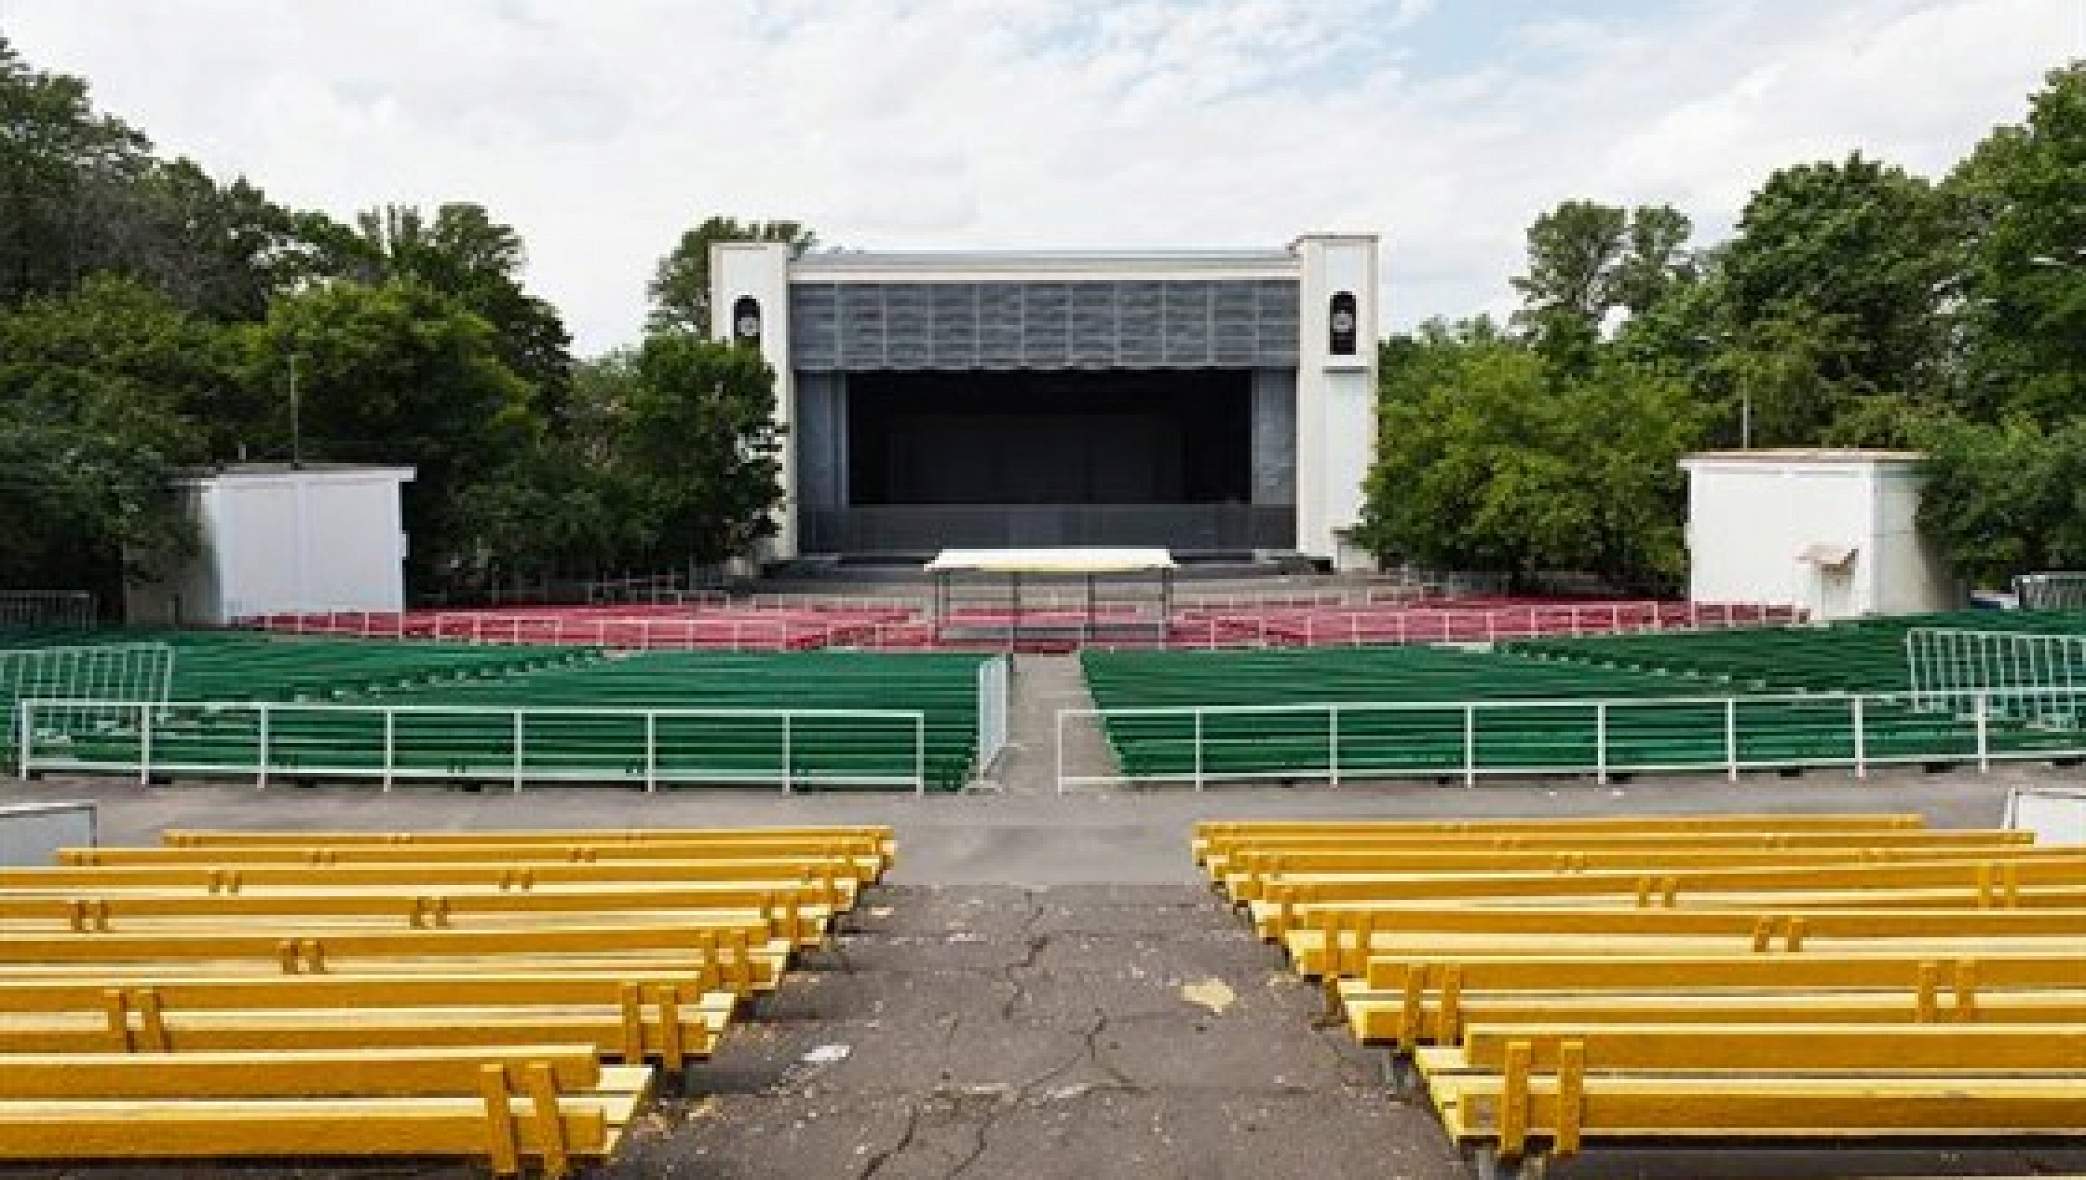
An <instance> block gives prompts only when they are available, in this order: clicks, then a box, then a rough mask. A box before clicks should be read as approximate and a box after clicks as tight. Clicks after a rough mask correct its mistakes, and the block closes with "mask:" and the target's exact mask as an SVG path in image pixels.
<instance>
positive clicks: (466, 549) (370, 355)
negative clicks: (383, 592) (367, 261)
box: [244, 279, 541, 586]
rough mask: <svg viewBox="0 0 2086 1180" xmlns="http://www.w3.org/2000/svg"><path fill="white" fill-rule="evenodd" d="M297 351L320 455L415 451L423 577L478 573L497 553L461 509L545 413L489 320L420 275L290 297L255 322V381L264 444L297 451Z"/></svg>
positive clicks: (407, 455) (360, 457)
mask: <svg viewBox="0 0 2086 1180" xmlns="http://www.w3.org/2000/svg"><path fill="white" fill-rule="evenodd" d="M293 356H294V357H296V358H298V361H297V364H298V374H299V382H298V388H299V390H300V392H301V394H302V415H301V417H302V427H303V429H302V453H303V455H304V457H305V458H306V459H309V460H335V461H347V462H360V463H405V464H411V465H412V466H414V467H415V468H417V469H418V475H417V477H416V478H415V479H414V481H413V482H412V483H410V484H408V485H406V492H405V511H406V523H407V530H408V532H409V533H410V535H411V536H412V549H411V557H410V559H409V562H408V568H409V570H410V571H411V573H412V575H413V576H414V578H415V580H416V584H419V585H423V586H424V585H429V584H431V583H433V582H442V581H450V580H455V579H464V580H468V579H470V578H473V577H475V576H476V573H475V571H476V569H477V567H478V566H480V565H482V564H483V563H484V562H485V561H486V560H487V558H488V555H487V553H486V552H485V551H484V548H483V545H482V543H481V541H480V539H479V538H477V537H474V536H473V535H472V532H471V529H470V527H469V524H470V522H469V520H468V518H467V517H466V516H465V514H464V513H463V511H462V508H461V505H462V504H463V503H464V499H463V497H464V494H465V492H466V490H467V489H469V488H470V487H472V486H473V485H475V484H478V483H482V482H485V481H487V480H491V479H494V478H497V477H498V475H499V473H500V472H502V471H504V470H506V469H507V467H508V465H509V464H510V463H511V462H512V461H513V460H514V459H515V457H516V456H518V455H519V454H521V453H522V452H523V450H524V449H525V448H526V447H527V445H528V444H529V442H530V440H531V438H532V437H533V436H534V435H535V434H536V433H537V432H538V431H539V430H540V429H541V425H540V423H539V421H538V420H537V418H536V417H535V415H534V413H533V411H532V410H531V407H530V390H529V385H528V383H527V382H526V381H524V380H522V379H521V378H520V377H519V376H517V375H516V374H515V373H514V371H513V370H511V369H509V368H508V367H507V365H506V364H505V363H504V362H503V361H502V360H501V359H500V355H499V350H498V346H497V341H496V338H495V334H494V332H493V330H492V327H491V325H489V324H488V323H486V322H485V320H484V319H482V318H480V317H479V316H477V315H475V314H473V313H472V312H470V311H468V310H466V309H465V308H463V307H462V306H460V305H459V304H458V303H457V302H456V301H455V300H454V299H452V298H450V297H448V296H446V295H444V294H442V293H441V292H438V291H436V290H434V289H433V288H432V287H429V286H428V285H426V284H424V283H421V282H419V281H417V280H412V279H393V280H389V281H386V282H384V283H381V284H378V285H374V286H372V285H368V284H363V283H357V282H351V281H338V282H333V283H328V284H325V285H323V286H318V287H314V288H311V289H309V290H305V291H300V292H298V293H296V294H294V295H288V296H284V297H282V298H279V299H277V300H276V301H275V303H274V305H273V306H272V307H270V308H269V311H268V319H267V320H266V322H264V323H262V324H259V325H256V326H254V327H253V328H251V329H250V330H249V331H248V332H247V336H246V341H245V357H244V361H245V369H246V382H247V385H248V387H249V388H251V389H253V390H255V391H257V395H258V396H259V397H261V398H262V399H263V400H264V403H265V404H266V405H267V407H268V413H267V419H266V427H265V432H264V437H265V439H266V441H267V443H268V446H267V449H266V453H268V454H272V455H275V456H278V457H287V456H288V455H289V452H290V431H289V404H288V399H287V395H286V384H285V380H284V378H285V376H286V374H287V370H288V366H289V364H290V358H291V357H293Z"/></svg>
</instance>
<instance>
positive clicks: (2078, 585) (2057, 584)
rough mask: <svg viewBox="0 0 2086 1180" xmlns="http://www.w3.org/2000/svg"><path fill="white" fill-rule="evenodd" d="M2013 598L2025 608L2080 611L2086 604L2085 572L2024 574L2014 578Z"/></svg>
mask: <svg viewBox="0 0 2086 1180" xmlns="http://www.w3.org/2000/svg"><path fill="white" fill-rule="evenodd" d="M2014 598H2015V601H2017V602H2018V603H2019V604H2020V606H2021V609H2023V610H2078V609H2080V608H2081V607H2086V573H2079V572H2069V571H2055V570H2053V571H2050V572H2047V573H2039V574H2022V575H2020V576H2019V577H2016V578H2015V579H2014Z"/></svg>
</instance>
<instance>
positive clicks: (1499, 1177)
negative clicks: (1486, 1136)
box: [1464, 1143, 1543, 1180]
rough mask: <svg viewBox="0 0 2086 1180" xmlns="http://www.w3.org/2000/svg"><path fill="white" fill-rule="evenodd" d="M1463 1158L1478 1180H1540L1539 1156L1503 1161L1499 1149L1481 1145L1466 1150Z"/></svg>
mask: <svg viewBox="0 0 2086 1180" xmlns="http://www.w3.org/2000/svg"><path fill="white" fill-rule="evenodd" d="M1464 1156H1465V1158H1466V1159H1467V1160H1468V1162H1469V1163H1470V1170H1471V1171H1472V1172H1473V1173H1475V1174H1476V1175H1477V1178H1478V1180H1542V1176H1543V1157H1542V1156H1539V1155H1534V1154H1529V1155H1524V1156H1519V1157H1517V1158H1514V1159H1504V1158H1502V1157H1501V1156H1500V1154H1499V1148H1497V1147H1495V1146H1493V1145H1492V1144H1490V1143H1481V1144H1478V1145H1477V1146H1475V1147H1471V1148H1469V1149H1467V1150H1466V1151H1465V1152H1464Z"/></svg>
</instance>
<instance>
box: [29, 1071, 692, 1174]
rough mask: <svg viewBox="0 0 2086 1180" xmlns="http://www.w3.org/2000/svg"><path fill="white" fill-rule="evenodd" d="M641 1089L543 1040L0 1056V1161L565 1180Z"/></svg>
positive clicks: (618, 1129) (615, 1136) (603, 1148)
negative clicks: (419, 1162) (394, 1165)
mask: <svg viewBox="0 0 2086 1180" xmlns="http://www.w3.org/2000/svg"><path fill="white" fill-rule="evenodd" d="M651 1085H652V1074H651V1070H649V1069H646V1068H643V1067H617V1068H608V1069H604V1068H603V1067H601V1066H600V1065H599V1064H598V1063H597V1062H596V1061H595V1059H594V1057H593V1055H592V1054H591V1053H589V1052H588V1051H587V1050H586V1049H585V1048H584V1047H573V1046H556V1045H553V1046H541V1047H530V1046H527V1045H520V1046H509V1047H503V1048H497V1049H473V1050H468V1051H464V1052H455V1051H445V1050H439V1049H431V1050H412V1051H403V1050H383V1051H378V1052H358V1053H342V1052H313V1053H298V1052H270V1053H265V1054H248V1053H238V1054H192V1055H171V1056H159V1057H153V1058H149V1059H145V1058H139V1057H135V1056H121V1055H114V1056H100V1055H97V1056H67V1057H61V1058H49V1057H41V1056H34V1055H29V1056H21V1055H9V1056H0V1160H13V1161H22V1160H118V1159H166V1158H187V1159H268V1158H299V1159H303V1158H312V1157H326V1156H347V1157H357V1158H370V1157H382V1156H399V1157H423V1156H453V1157H465V1158H482V1159H484V1160H486V1162H487V1163H488V1165H489V1166H490V1168H491V1170H492V1172H493V1173H494V1174H495V1175H499V1176H516V1175H519V1174H521V1172H522V1170H523V1169H524V1167H526V1166H527V1165H528V1164H530V1163H532V1162H533V1163H536V1164H537V1165H538V1166H539V1167H540V1168H541V1171H542V1174H543V1175H544V1176H545V1177H547V1178H550V1177H564V1176H568V1175H571V1174H572V1173H573V1170H574V1167H575V1165H576V1164H577V1163H581V1162H584V1161H588V1160H595V1159H601V1158H605V1157H607V1156H608V1155H609V1154H611V1153H612V1152H613V1151H614V1150H615V1147H616V1144H617V1141H618V1140H619V1139H620V1137H621V1134H622V1131H623V1129H624V1128H625V1127H627V1126H628V1125H629V1123H630V1121H631V1119H632V1118H633V1117H634V1116H635V1114H636V1112H637V1110H638V1109H639V1107H640V1106H641V1105H642V1104H643V1102H644V1101H645V1100H646V1098H647V1097H648V1095H649V1093H650V1090H651Z"/></svg>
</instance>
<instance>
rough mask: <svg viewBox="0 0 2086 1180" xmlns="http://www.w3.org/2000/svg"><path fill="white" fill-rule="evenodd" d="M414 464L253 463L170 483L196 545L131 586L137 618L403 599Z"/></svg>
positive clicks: (361, 605)
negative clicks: (404, 492) (404, 491)
mask: <svg viewBox="0 0 2086 1180" xmlns="http://www.w3.org/2000/svg"><path fill="white" fill-rule="evenodd" d="M413 475H414V471H413V468H411V467H357V466H349V465H337V464H305V465H303V466H301V467H295V468H293V467H290V466H288V465H277V464H254V465H241V466H237V467H228V468H225V469H223V470H218V471H209V472H201V473H197V474H193V475H186V476H182V477H181V478H179V479H177V480H175V482H174V493H175V495H176V496H178V497H179V498H180V500H181V503H182V506H183V509H184V511H185V513H186V515H187V516H188V517H189V519H191V520H193V521H195V523H196V530H197V534H198V537H197V540H198V542H199V544H198V547H197V549H196V552H195V553H194V555H193V556H191V557H190V558H189V559H188V560H186V561H185V562H183V563H181V565H180V566H179V568H177V569H174V570H170V571H166V572H165V573H164V574H163V575H162V576H159V577H157V578H154V579H150V580H147V579H144V578H140V579H137V580H134V581H133V582H131V583H130V584H129V585H127V586H126V587H125V588H124V610H125V617H127V618H128V619H129V620H130V621H131V622H133V623H179V624H191V625H206V626H207V625H213V624H222V623H228V622H231V621H232V620H234V619H238V618H243V617H247V616H251V615H261V614H276V613H288V612H299V611H325V610H370V611H396V610H402V609H404V607H405V600H406V592H405V569H404V564H403V563H404V561H405V557H406V534H405V527H404V520H403V517H402V515H401V509H400V505H399V495H400V489H401V488H403V487H404V486H405V485H406V484H408V483H410V482H412V480H413Z"/></svg>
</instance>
